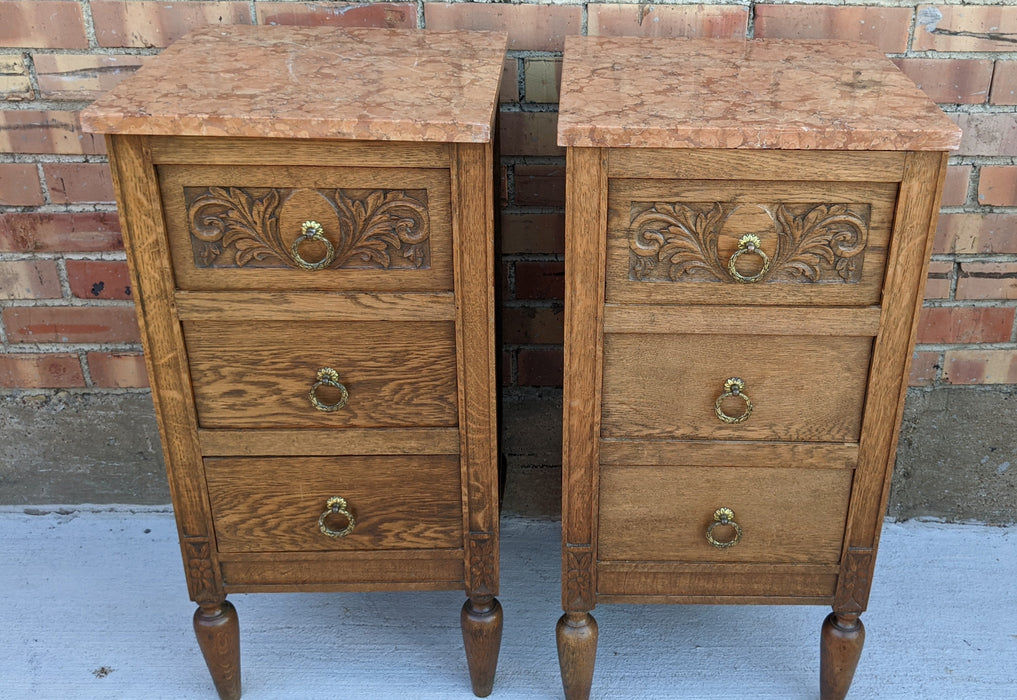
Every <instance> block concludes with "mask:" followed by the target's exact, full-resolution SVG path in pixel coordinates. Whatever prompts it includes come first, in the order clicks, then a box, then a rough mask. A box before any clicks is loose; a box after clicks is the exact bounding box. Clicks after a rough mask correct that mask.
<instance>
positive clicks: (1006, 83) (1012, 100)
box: [989, 60, 1017, 105]
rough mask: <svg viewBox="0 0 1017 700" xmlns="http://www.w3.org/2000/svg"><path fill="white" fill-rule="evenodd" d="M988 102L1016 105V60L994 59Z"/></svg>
mask: <svg viewBox="0 0 1017 700" xmlns="http://www.w3.org/2000/svg"><path fill="white" fill-rule="evenodd" d="M989 102H991V103H992V104H994V105H1017V61H1003V60H999V61H996V70H995V71H994V72H993V74H992V92H991V93H990V94H989Z"/></svg>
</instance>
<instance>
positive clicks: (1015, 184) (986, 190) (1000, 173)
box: [978, 165, 1017, 207]
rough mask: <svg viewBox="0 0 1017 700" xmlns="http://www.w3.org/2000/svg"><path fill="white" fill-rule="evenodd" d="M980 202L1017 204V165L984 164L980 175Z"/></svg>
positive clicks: (1001, 204)
mask: <svg viewBox="0 0 1017 700" xmlns="http://www.w3.org/2000/svg"><path fill="white" fill-rule="evenodd" d="M978 203H979V204H986V205H990V206H1000V207H1012V206H1017V166H1014V165H1010V166H991V165H985V166H982V169H981V172H980V173H979V175H978Z"/></svg>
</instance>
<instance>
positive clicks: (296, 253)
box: [290, 221, 734, 270]
mask: <svg viewBox="0 0 1017 700" xmlns="http://www.w3.org/2000/svg"><path fill="white" fill-rule="evenodd" d="M305 241H317V242H318V243H321V244H322V245H324V246H325V257H323V258H322V259H321V260H319V261H318V262H308V261H306V260H304V258H303V257H302V256H301V255H300V244H301V243H303V242H305ZM290 255H292V256H293V259H294V260H295V261H296V263H297V265H300V267H302V268H304V269H305V270H321V269H324V268H326V267H328V266H329V265H331V264H332V261H333V260H335V246H333V245H332V242H331V241H330V240H328V239H327V238H325V229H324V228H323V227H322V225H321V224H319V223H318V222H317V221H305V222H304V223H303V224H301V226H300V235H299V236H297V237H296V238H295V239H293V245H291V246H290ZM733 259H734V258H732V260H733Z"/></svg>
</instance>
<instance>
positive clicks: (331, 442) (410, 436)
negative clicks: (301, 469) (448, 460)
mask: <svg viewBox="0 0 1017 700" xmlns="http://www.w3.org/2000/svg"><path fill="white" fill-rule="evenodd" d="M198 439H199V440H200V441H201V450H202V452H203V453H204V454H205V455H206V456H236V457H242V456H246V457H260V456H279V457H283V456H287V455H292V456H299V455H320V456H328V455H415V454H458V452H459V431H458V430H456V429H455V428H345V429H341V430H336V429H334V428H322V429H317V430H308V429H303V430H199V431H198Z"/></svg>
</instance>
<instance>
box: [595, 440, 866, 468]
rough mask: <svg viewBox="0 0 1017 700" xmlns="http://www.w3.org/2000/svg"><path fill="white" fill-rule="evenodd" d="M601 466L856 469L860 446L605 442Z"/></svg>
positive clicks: (670, 441) (778, 443)
mask: <svg viewBox="0 0 1017 700" xmlns="http://www.w3.org/2000/svg"><path fill="white" fill-rule="evenodd" d="M600 463H601V464H602V465H612V464H621V465H624V464H642V465H656V466H667V465H670V464H686V465H689V466H695V467H733V466H749V467H797V468H799V469H806V468H808V469H854V468H855V466H856V465H857V463H858V445H856V444H830V443H799V442H741V441H731V442H706V441H695V440H601V441H600Z"/></svg>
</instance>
